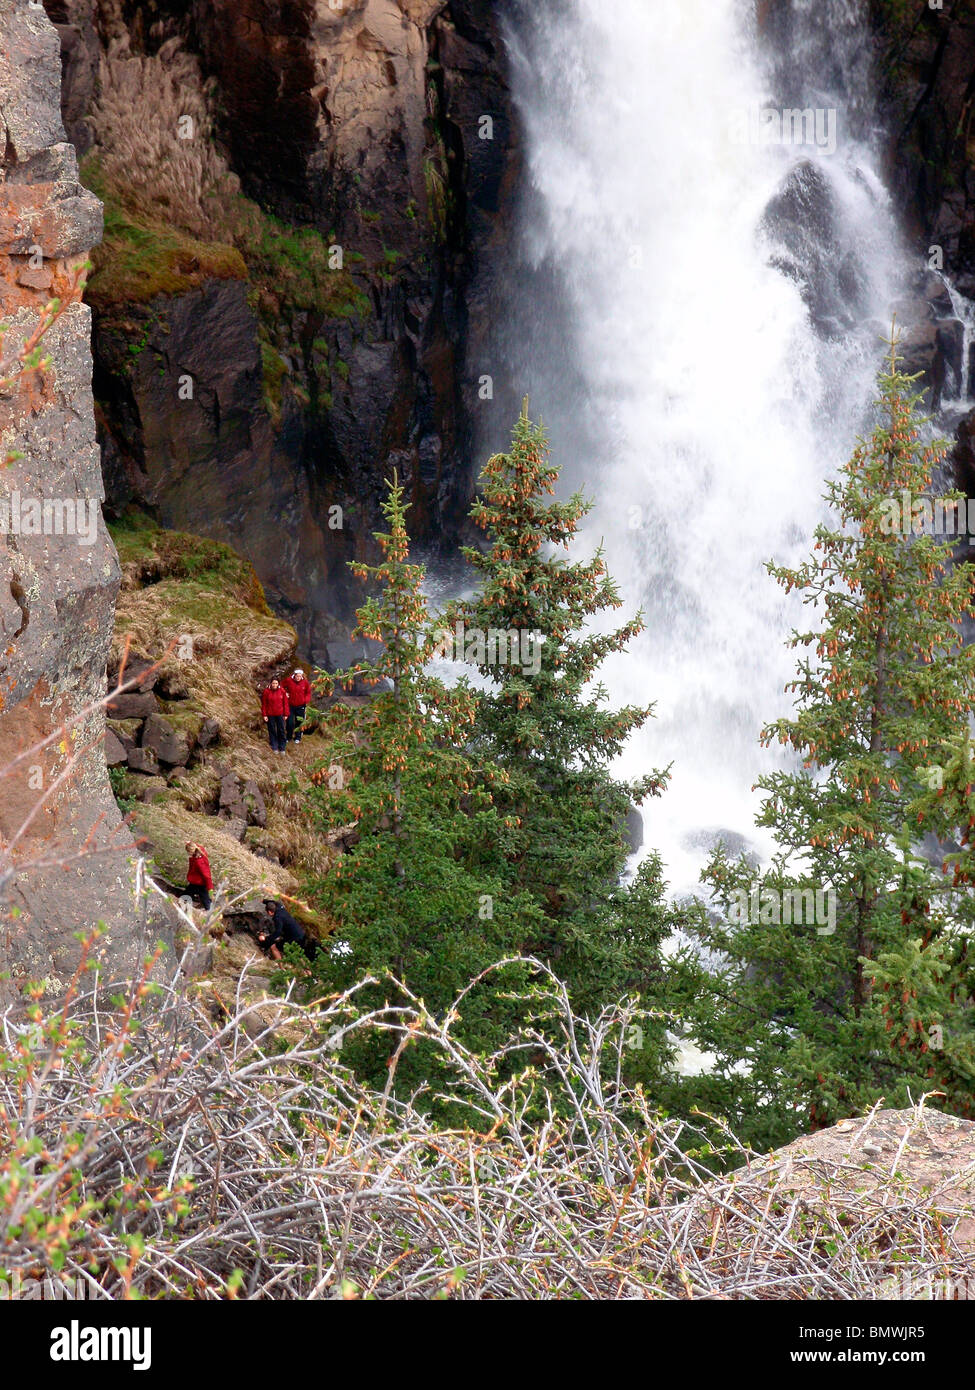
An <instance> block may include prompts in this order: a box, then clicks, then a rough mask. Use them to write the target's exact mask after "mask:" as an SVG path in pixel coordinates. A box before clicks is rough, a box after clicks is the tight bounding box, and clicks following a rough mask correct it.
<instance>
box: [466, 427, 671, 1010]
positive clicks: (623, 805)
mask: <svg viewBox="0 0 975 1390" xmlns="http://www.w3.org/2000/svg"><path fill="white" fill-rule="evenodd" d="M558 474H559V470H558V468H557V467H556V466H555V465H554V464H553V463H552V462H551V461H550V458H549V450H548V444H547V439H546V436H545V433H544V430H543V429H542V427H541V426H540V425H536V424H534V423H532V421H531V420H530V419H529V417H528V411H527V402H526V403H525V406H524V408H523V409H522V413H521V416H520V418H519V420H518V422H517V424H516V426H515V429H514V433H513V437H512V444H511V450H510V452H509V453H507V454H496V455H494V456H493V457H492V458H491V459H490V460H489V461H488V463H487V465H486V467H485V469H484V472H483V474H482V477H481V480H480V493H479V497H478V500H477V501H476V503H475V505H474V507H473V508H472V511H471V517H472V520H473V521H474V522H475V523H476V524H477V526H479V527H480V528H481V529H482V530H483V531H484V533H485V537H486V546H485V547H484V548H483V549H481V548H479V547H474V546H472V547H468V548H467V549H466V550H465V551H464V554H465V556H466V558H467V560H468V561H469V563H470V564H471V566H472V567H473V569H474V570H475V572H476V574H477V578H478V585H477V588H476V591H475V593H474V595H473V597H472V598H470V599H469V600H466V601H464V602H461V603H458V604H456V605H454V606H452V608H451V609H450V610H449V611H448V615H447V620H448V623H449V624H450V625H451V626H452V629H453V632H454V635H455V643H456V648H455V652H456V655H457V656H459V657H460V656H465V657H466V658H467V659H468V660H470V661H472V664H474V665H476V667H477V669H478V671H479V673H480V675H481V677H482V681H483V682H486V683H487V688H486V689H483V690H482V691H481V693H480V694H479V695H478V698H477V703H476V715H475V720H474V725H473V729H472V741H471V746H472V748H473V749H475V750H476V751H477V753H478V755H479V756H483V757H484V758H485V759H487V760H489V761H491V762H492V763H495V764H496V765H497V766H498V767H499V768H500V769H502V770H503V773H504V777H505V780H504V782H503V783H502V784H501V785H499V787H498V788H497V790H496V793H495V800H496V804H497V806H498V808H499V810H500V811H502V812H503V814H504V817H505V821H506V823H507V824H508V825H509V826H511V827H512V828H511V832H510V834H509V836H508V838H507V840H506V843H505V850H506V863H507V869H508V874H509V879H510V883H511V891H513V892H524V891H527V892H530V893H531V894H532V895H533V896H534V897H535V899H536V900H537V901H538V903H539V905H540V906H541V907H542V909H543V911H544V914H545V925H544V929H543V930H542V931H541V932H540V933H539V934H538V936H537V939H536V940H535V941H534V943H533V950H534V951H535V953H537V954H539V955H540V956H542V957H544V958H546V959H547V960H548V961H549V962H550V963H551V965H552V968H553V969H554V970H555V971H556V973H557V974H558V975H559V976H560V977H561V978H562V979H564V980H566V982H567V983H569V985H570V986H571V988H572V991H573V995H574V999H575V1002H576V1005H577V1007H579V1008H581V1009H585V1008H595V1007H597V1006H598V1005H600V1004H601V1003H602V1002H604V1001H605V1000H606V999H607V998H611V997H618V996H619V994H620V993H621V992H623V991H625V990H626V989H627V988H635V989H637V990H641V991H642V990H647V989H648V988H651V987H652V986H655V983H656V982H658V981H659V973H660V965H659V945H660V941H661V940H662V938H663V937H664V936H666V935H667V934H669V932H670V931H671V930H672V928H673V924H674V922H673V913H672V911H671V909H669V908H668V907H666V906H665V903H664V891H663V888H664V886H663V883H662V879H661V866H660V863H659V860H657V859H656V857H655V856H651V857H649V858H648V859H647V860H646V861H645V862H644V864H643V865H642V866H641V869H640V871H639V874H638V878H637V881H636V882H635V884H634V885H633V887H632V890H631V891H630V892H629V893H623V892H621V890H620V875H621V873H622V871H623V869H624V866H625V862H626V857H627V850H628V846H627V843H626V818H627V814H628V812H629V811H630V809H631V807H632V806H633V805H634V804H639V803H640V802H641V801H643V800H644V799H645V798H646V797H648V796H652V795H657V794H659V793H660V791H661V790H662V789H663V787H664V785H665V783H666V779H667V773H666V772H656V771H651V772H648V773H647V774H646V775H645V776H644V777H643V778H641V779H640V780H639V781H638V782H634V783H625V782H622V781H618V780H616V779H615V778H614V777H613V775H612V773H611V771H610V765H611V763H612V761H613V759H614V758H615V757H616V756H617V755H618V754H619V753H620V752H621V751H622V749H623V747H624V745H625V743H626V741H627V738H628V737H629V735H630V734H631V733H632V732H633V731H634V730H635V729H638V728H640V726H641V725H642V724H643V723H644V722H645V721H646V720H647V719H648V718H649V717H650V715H651V713H652V706H644V707H636V706H628V707H626V708H623V709H619V710H611V709H607V708H606V691H605V689H604V687H603V686H602V685H601V684H599V683H598V681H597V673H598V670H599V667H600V664H601V663H602V661H603V660H604V658H605V657H607V656H608V655H609V654H610V653H612V652H618V651H622V650H623V649H624V648H625V647H626V646H627V644H628V643H629V642H630V641H631V639H632V638H633V637H635V636H636V635H637V634H638V633H639V632H640V631H641V630H642V627H643V622H642V617H641V616H640V615H637V616H636V617H634V618H632V619H631V620H630V621H628V622H626V623H625V624H624V625H623V626H621V627H620V628H619V629H618V630H616V631H613V632H608V633H601V632H593V631H590V630H588V624H589V622H590V620H591V619H592V618H593V617H594V616H595V615H598V614H600V613H602V612H603V611H604V610H609V609H616V608H619V607H620V606H621V599H620V596H619V593H618V590H617V587H616V585H615V584H614V582H613V580H612V579H611V578H610V576H609V574H608V573H607V570H606V565H605V561H604V559H603V555H602V551H601V550H600V551H597V553H596V554H595V555H594V556H593V557H592V559H590V560H588V561H577V560H574V559H572V558H571V557H570V556H569V554H568V550H569V547H570V545H571V543H572V542H573V541H574V540H575V538H576V533H577V530H578V526H579V522H580V520H581V519H582V518H583V516H584V515H585V514H586V513H587V512H588V510H589V507H590V504H589V503H587V502H586V501H585V500H584V499H583V498H582V496H581V495H579V494H578V493H577V494H574V495H573V496H571V497H570V498H569V499H568V500H567V501H564V502H561V501H557V500H554V493H555V485H556V482H557V479H558ZM492 636H493V640H492ZM472 639H473V640H472ZM461 647H463V648H464V650H463V651H461V650H459V648H461ZM472 647H473V653H474V654H473V657H472V656H471V650H470V649H471V648H472ZM513 652H515V653H517V657H516V659H513V657H512V653H513Z"/></svg>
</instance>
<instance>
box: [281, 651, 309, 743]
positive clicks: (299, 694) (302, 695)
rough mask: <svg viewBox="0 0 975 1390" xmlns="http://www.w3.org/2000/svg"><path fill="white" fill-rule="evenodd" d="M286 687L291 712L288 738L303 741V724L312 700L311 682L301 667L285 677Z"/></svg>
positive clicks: (293, 741)
mask: <svg viewBox="0 0 975 1390" xmlns="http://www.w3.org/2000/svg"><path fill="white" fill-rule="evenodd" d="M284 688H285V690H286V691H287V692H288V701H289V703H290V705H291V713H290V714H289V715H288V738H289V739H291V741H292V743H300V742H301V726H302V724H303V723H304V722H305V710H306V709H307V708H308V705H309V702H310V701H311V682H310V681H309V679H308V677H307V676H306V675H305V673H304V671H302V670H301V668H300V667H299V668H298V670H296V671H292V673H291V675H290V676H285V678H284Z"/></svg>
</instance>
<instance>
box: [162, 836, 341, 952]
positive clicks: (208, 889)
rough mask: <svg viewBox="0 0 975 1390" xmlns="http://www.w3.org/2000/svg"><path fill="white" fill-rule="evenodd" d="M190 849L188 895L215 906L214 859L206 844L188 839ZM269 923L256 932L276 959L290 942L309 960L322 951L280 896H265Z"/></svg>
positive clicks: (188, 849)
mask: <svg viewBox="0 0 975 1390" xmlns="http://www.w3.org/2000/svg"><path fill="white" fill-rule="evenodd" d="M186 852H187V854H188V855H189V857H190V862H189V865H188V867H187V870H186V894H187V897H190V898H192V899H193V901H194V902H195V903H198V904H199V906H200V907H202V908H203V909H204V910H205V911H209V909H210V906H211V899H210V894H211V893H212V892H213V873H212V871H211V869H210V860H209V857H208V855H207V852H206V850H205V849H204V848H203V846H202V845H198V844H194V843H193V841H192V840H189V841H187V844H186ZM264 911H265V914H266V917H267V921H266V923H264V924H262V926H261V929H260V930H259V931H258V932H256V933H255V935H256V937H257V942H258V945H259V946H260V947H261V949H262V950H263V951H264V953H265V954H266V955H268V956H270V957H271V959H272V960H281V959H283V948H284V947H285V946H289V945H295V946H300V947H301V949H302V950H303V951H304V953H305V955H306V956H307V957H308V959H309V960H314V959H315V957H316V956H317V955H318V952H319V945H318V942H317V941H316V940H315V938H314V937H313V936H309V934H308V932H306V931H305V929H304V927H303V926H302V925H301V923H300V922H296V921H295V919H294V917H292V915H291V913H290V912H289V911H288V909H287V908H286V907H285V906H284V904H283V903H280V902H278V900H277V898H265V899H264Z"/></svg>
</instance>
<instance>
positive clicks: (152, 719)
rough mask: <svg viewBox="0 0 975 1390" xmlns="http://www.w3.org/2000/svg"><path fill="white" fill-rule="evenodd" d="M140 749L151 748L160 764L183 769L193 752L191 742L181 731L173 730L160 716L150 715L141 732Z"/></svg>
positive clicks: (163, 716) (185, 733) (186, 734)
mask: <svg viewBox="0 0 975 1390" xmlns="http://www.w3.org/2000/svg"><path fill="white" fill-rule="evenodd" d="M142 747H143V748H151V749H152V751H153V752H154V753H155V754H156V756H157V757H158V759H159V761H160V762H161V763H166V764H167V765H168V766H169V767H185V766H186V764H187V763H188V762H189V760H190V754H191V753H192V751H193V740H192V738H191V736H190V735H189V734H188V733H187V732H186V731H185V730H183V729H174V728H173V726H172V724H171V723H170V722H169V720H168V719H167V718H166V717H165V715H162V714H151V715H150V716H149V718H148V719H147V720H146V724H145V728H144V729H143V730H142Z"/></svg>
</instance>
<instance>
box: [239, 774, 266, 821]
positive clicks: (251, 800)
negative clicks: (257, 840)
mask: <svg viewBox="0 0 975 1390" xmlns="http://www.w3.org/2000/svg"><path fill="white" fill-rule="evenodd" d="M241 800H242V801H243V803H244V805H245V806H246V807H247V819H248V821H249V822H250V824H251V825H257V826H261V827H264V826H265V825H267V808H266V807H265V805H264V798H263V796H262V795H261V789H260V787H259V786H258V785H257V783H256V782H251V781H247V782H245V783H244V789H243V791H242V792H241Z"/></svg>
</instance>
